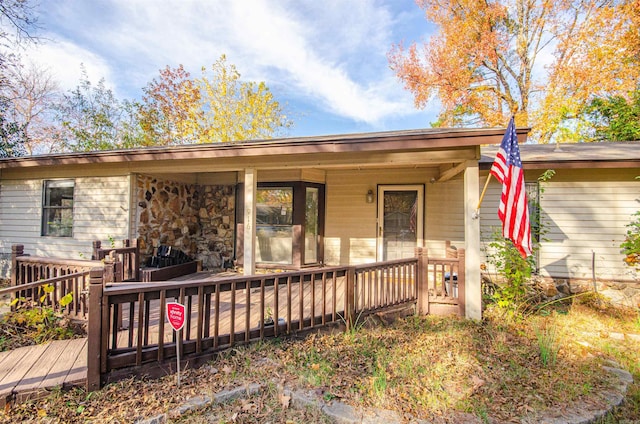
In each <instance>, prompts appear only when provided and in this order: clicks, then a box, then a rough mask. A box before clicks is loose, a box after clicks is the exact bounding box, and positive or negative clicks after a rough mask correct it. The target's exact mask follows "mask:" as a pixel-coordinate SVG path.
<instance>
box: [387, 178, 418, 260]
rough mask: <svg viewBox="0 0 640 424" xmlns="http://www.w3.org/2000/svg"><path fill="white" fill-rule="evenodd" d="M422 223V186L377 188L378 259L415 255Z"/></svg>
mask: <svg viewBox="0 0 640 424" xmlns="http://www.w3.org/2000/svg"><path fill="white" fill-rule="evenodd" d="M423 223H424V186H423V185H397V186H394V185H383V186H378V260H382V261H390V260H394V259H404V258H411V257H413V256H415V248H416V247H418V246H422V238H423V232H422V227H423Z"/></svg>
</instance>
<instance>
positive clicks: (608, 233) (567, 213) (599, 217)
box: [480, 171, 640, 280]
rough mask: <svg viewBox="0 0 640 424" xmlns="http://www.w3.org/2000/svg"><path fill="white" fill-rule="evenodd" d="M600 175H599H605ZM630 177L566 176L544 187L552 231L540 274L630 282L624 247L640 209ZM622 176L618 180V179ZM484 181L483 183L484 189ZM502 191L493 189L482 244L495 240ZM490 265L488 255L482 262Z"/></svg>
mask: <svg viewBox="0 0 640 424" xmlns="http://www.w3.org/2000/svg"><path fill="white" fill-rule="evenodd" d="M596 174H598V175H600V171H598V172H597V173H596ZM627 174H628V173H618V172H614V171H607V172H602V179H601V180H598V179H596V178H591V179H590V180H589V181H575V179H576V175H578V176H586V174H585V173H584V172H583V173H575V172H574V173H565V175H563V178H562V181H556V178H555V177H554V178H552V179H551V180H550V181H548V182H546V183H544V193H542V194H541V201H540V205H541V208H542V219H543V223H544V225H545V228H546V230H547V233H546V235H545V239H546V240H545V241H543V242H542V243H541V246H540V254H539V266H540V272H541V274H542V275H545V276H553V277H558V278H592V272H593V269H592V268H593V267H592V261H593V260H594V262H595V273H596V277H597V278H599V279H605V280H609V279H611V280H614V279H629V278H630V277H631V275H630V274H629V271H630V269H629V268H628V267H627V266H626V265H624V262H623V255H622V254H621V253H620V243H622V241H623V240H624V236H625V234H626V231H627V228H626V225H627V224H628V223H629V222H630V221H631V219H632V215H633V214H634V213H635V212H636V211H637V210H638V209H640V181H634V180H629V179H628V175H627ZM616 176H618V177H622V178H623V179H622V180H616V179H615V177H616ZM482 183H484V181H481V184H482ZM500 190H501V187H500V185H499V184H498V183H497V182H495V181H494V182H493V183H491V184H490V185H489V189H488V190H487V194H486V196H485V199H484V201H483V204H482V209H481V214H480V219H481V233H482V243H483V246H484V247H485V248H488V247H487V246H488V244H489V243H490V240H491V234H492V229H494V228H497V229H500V227H501V223H500V220H499V219H498V216H497V209H498V204H499V199H500ZM483 260H484V261H486V260H487V258H486V254H485V256H484V257H483Z"/></svg>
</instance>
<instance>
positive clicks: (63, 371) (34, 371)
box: [0, 338, 87, 406]
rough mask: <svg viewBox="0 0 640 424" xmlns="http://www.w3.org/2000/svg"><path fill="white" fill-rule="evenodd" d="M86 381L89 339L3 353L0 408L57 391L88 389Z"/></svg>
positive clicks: (0, 373) (1, 356) (0, 366)
mask: <svg viewBox="0 0 640 424" xmlns="http://www.w3.org/2000/svg"><path fill="white" fill-rule="evenodd" d="M86 380H87V338H81V339H73V340H58V341H53V342H50V343H46V344H43V345H36V346H27V347H22V348H19V349H14V350H10V351H7V352H0V406H4V405H6V404H7V403H10V402H24V401H26V400H29V399H35V398H38V397H41V396H43V395H46V393H48V392H49V391H50V390H51V389H52V388H54V387H58V386H61V387H71V386H80V385H84V384H86Z"/></svg>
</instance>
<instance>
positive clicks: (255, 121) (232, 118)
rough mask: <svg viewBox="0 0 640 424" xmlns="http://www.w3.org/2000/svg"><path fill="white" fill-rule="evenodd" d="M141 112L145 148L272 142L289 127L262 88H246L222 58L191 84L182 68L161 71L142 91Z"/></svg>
mask: <svg viewBox="0 0 640 424" xmlns="http://www.w3.org/2000/svg"><path fill="white" fill-rule="evenodd" d="M143 91H144V96H143V101H142V104H141V105H140V108H139V120H140V126H141V128H142V129H143V131H144V134H145V136H144V138H145V142H146V143H149V144H152V143H157V144H176V143H194V142H195V143H211V142H234V141H241V140H250V139H257V138H270V137H273V136H274V134H276V133H278V131H281V130H283V129H285V128H288V127H289V126H291V122H290V121H288V120H287V118H286V116H285V115H284V113H283V108H282V107H281V105H280V103H278V102H277V101H276V100H275V99H274V97H273V95H272V94H271V92H270V91H269V89H268V88H267V86H266V84H265V83H264V82H260V83H255V82H244V81H241V80H240V73H239V72H238V71H237V69H236V67H235V66H233V65H228V64H227V62H226V57H225V56H224V55H223V56H221V57H220V59H218V61H216V62H215V63H214V64H213V66H212V67H211V75H209V74H208V72H207V69H206V68H204V67H203V68H202V76H201V77H200V78H196V79H193V78H192V77H191V75H190V74H189V72H187V71H186V70H185V69H184V67H183V66H182V65H180V66H179V67H178V68H175V69H171V68H169V67H167V68H165V69H164V70H161V71H160V77H159V78H158V79H154V80H153V81H152V82H151V83H149V84H148V85H147V87H145V88H144V89H143Z"/></svg>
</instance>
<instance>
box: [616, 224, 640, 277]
mask: <svg viewBox="0 0 640 424" xmlns="http://www.w3.org/2000/svg"><path fill="white" fill-rule="evenodd" d="M633 216H634V217H635V219H634V220H633V221H631V222H630V223H629V224H627V235H626V237H625V239H624V241H623V242H622V244H621V245H620V248H621V249H622V250H621V253H623V254H624V255H625V258H624V262H625V263H626V264H627V265H628V266H630V267H632V268H634V269H636V270H640V211H638V212H636V213H635V214H634V215H633Z"/></svg>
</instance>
